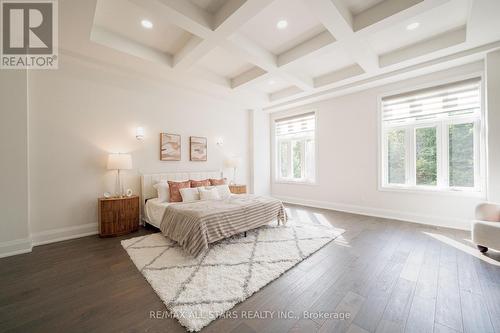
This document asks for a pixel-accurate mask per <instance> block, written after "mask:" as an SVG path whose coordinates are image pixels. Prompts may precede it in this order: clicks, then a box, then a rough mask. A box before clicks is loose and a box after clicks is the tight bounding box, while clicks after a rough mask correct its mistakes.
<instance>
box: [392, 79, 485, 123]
mask: <svg viewBox="0 0 500 333" xmlns="http://www.w3.org/2000/svg"><path fill="white" fill-rule="evenodd" d="M480 114H481V79H480V78H474V79H468V80H464V81H460V82H455V83H452V84H447V85H442V86H437V87H433V88H430V89H423V90H418V91H413V92H411V93H406V94H400V95H395V96H390V97H385V98H383V99H382V120H383V122H384V123H385V124H398V123H412V122H419V121H425V120H429V119H434V118H443V117H455V116H462V115H478V116H479V115H480Z"/></svg>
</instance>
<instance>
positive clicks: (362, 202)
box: [272, 60, 500, 229]
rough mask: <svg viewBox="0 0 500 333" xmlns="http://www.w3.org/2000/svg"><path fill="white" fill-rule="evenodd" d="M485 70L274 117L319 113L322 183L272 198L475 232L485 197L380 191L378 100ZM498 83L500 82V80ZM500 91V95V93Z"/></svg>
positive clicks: (443, 75) (475, 67)
mask: <svg viewBox="0 0 500 333" xmlns="http://www.w3.org/2000/svg"><path fill="white" fill-rule="evenodd" d="M497 61H498V60H497ZM498 65H499V64H498V63H495V66H497V67H496V68H495V69H492V71H496V73H498V71H499V69H500V66H498ZM482 70H483V64H482V63H474V64H470V65H467V66H462V67H460V68H457V69H452V70H448V71H443V72H439V73H435V74H432V75H426V76H423V77H419V78H415V79H411V80H406V81H402V82H399V83H395V84H390V85H386V86H382V87H377V88H374V89H369V90H365V91H362V92H359V93H355V94H351V95H347V96H343V97H338V98H333V99H329V100H325V101H322V102H318V103H314V104H311V105H307V106H304V107H301V108H298V109H293V110H288V111H287V112H281V113H279V114H273V115H272V117H280V116H283V115H285V114H287V113H291V112H297V111H306V110H311V109H313V110H317V112H318V113H317V117H318V118H317V131H318V133H317V134H318V140H317V144H318V157H317V163H318V184H317V185H315V186H311V185H289V184H275V183H273V184H272V194H273V195H274V196H276V197H279V198H282V199H283V200H285V201H289V202H295V203H302V204H309V205H313V206H319V207H325V208H332V209H338V210H344V211H350V212H356V213H361V214H368V215H375V216H382V217H389V218H395V219H402V220H408V221H414V222H420V223H426V224H434V225H441V226H449V227H455V228H461V229H467V228H469V221H470V219H472V218H473V213H474V208H475V206H476V205H477V204H478V202H480V201H481V200H482V199H480V198H476V197H463V196H458V195H445V194H437V193H436V194H433V193H428V192H426V193H402V192H386V191H379V190H378V170H379V168H378V119H377V117H378V96H380V95H381V94H385V93H390V92H394V91H398V90H402V89H409V90H411V89H414V88H415V87H417V86H421V85H426V84H432V83H435V82H438V81H440V80H446V79H450V78H454V77H460V76H462V75H464V74H468V73H473V72H478V71H482ZM496 80H497V81H496V82H498V76H497V78H496ZM497 84H498V83H497ZM497 87H498V85H497ZM496 91H497V92H496V96H498V88H497V90H496ZM497 98H498V97H497ZM497 105H498V104H497ZM496 110H497V111H498V107H497V109H496ZM496 119H498V118H496ZM490 121H491V120H490ZM495 121H497V123H500V121H498V120H495ZM495 135H496V136H490V140H494V141H495V143H496V145H497V146H498V144H499V143H500V142H499V138H498V131H497V132H496V134H495ZM491 147H493V145H492V146H491ZM491 154H495V152H491ZM490 168H495V169H497V170H498V169H499V168H500V161H499V160H498V159H496V162H495V164H491V165H490ZM497 191H498V190H497Z"/></svg>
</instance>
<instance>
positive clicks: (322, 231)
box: [121, 220, 342, 331]
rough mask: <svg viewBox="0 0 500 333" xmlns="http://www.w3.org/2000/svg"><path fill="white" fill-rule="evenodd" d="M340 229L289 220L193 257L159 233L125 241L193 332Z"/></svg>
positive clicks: (151, 281) (148, 277)
mask: <svg viewBox="0 0 500 333" xmlns="http://www.w3.org/2000/svg"><path fill="white" fill-rule="evenodd" d="M341 233H342V230H339V229H335V228H334V227H332V226H331V225H330V224H329V223H327V222H326V223H325V222H323V223H321V222H319V221H307V222H304V221H303V222H301V221H297V220H289V221H288V223H287V224H286V225H285V226H276V223H272V224H269V225H267V226H264V227H261V228H258V229H255V230H252V231H249V232H247V237H244V236H243V234H241V235H237V236H234V237H231V238H228V239H225V240H223V241H220V242H218V243H214V244H212V245H211V246H210V249H209V250H208V251H206V252H205V253H204V254H201V255H200V256H199V257H197V258H194V257H192V256H190V255H189V254H187V253H185V252H184V251H183V250H182V248H180V247H179V246H178V245H177V243H175V242H174V241H172V240H170V239H168V238H166V237H165V236H163V235H162V234H161V233H155V234H151V235H146V236H141V237H135V238H131V239H127V240H123V241H122V242H121V243H122V246H123V247H124V248H125V250H126V251H127V253H128V254H129V256H130V258H131V259H132V261H133V262H134V264H135V265H136V266H137V268H138V269H139V271H140V272H141V273H142V274H143V275H144V277H145V278H146V280H147V281H148V282H149V284H151V286H152V287H153V289H154V290H155V292H156V293H157V294H158V296H159V297H160V298H161V300H162V301H163V302H164V303H165V305H166V306H167V309H168V310H169V312H170V314H171V315H172V317H175V318H177V320H178V321H179V322H180V323H181V324H182V325H183V326H185V327H186V328H187V329H188V330H189V331H199V330H200V329H202V328H203V327H204V326H206V325H208V324H209V323H210V322H211V321H213V320H214V319H216V318H217V317H219V316H221V315H223V314H224V313H225V312H226V311H228V310H229V309H231V308H232V307H234V306H235V305H236V304H237V303H239V302H241V301H243V300H245V299H246V298H248V297H249V296H251V295H252V294H253V293H255V292H256V291H258V290H259V289H261V288H262V287H264V286H265V285H266V284H268V283H269V282H271V281H273V280H275V279H276V278H278V277H279V276H280V275H281V274H283V273H284V272H285V271H287V270H288V269H290V268H291V267H293V266H294V265H296V264H297V263H299V262H301V261H302V260H304V259H305V258H307V257H308V256H310V255H311V254H312V253H314V252H316V251H317V250H319V249H320V248H321V247H323V246H324V245H326V244H327V243H329V242H331V241H332V240H334V239H335V238H336V237H338V236H339V235H340V234H341Z"/></svg>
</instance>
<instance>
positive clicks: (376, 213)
mask: <svg viewBox="0 0 500 333" xmlns="http://www.w3.org/2000/svg"><path fill="white" fill-rule="evenodd" d="M273 197H275V198H276V199H279V200H281V201H283V202H285V203H290V204H295V205H301V206H307V207H314V208H322V209H329V210H336V211H340V212H346V213H352V214H359V215H365V216H373V217H380V218H385V219H391V220H398V221H403V222H412V223H418V224H424V225H430V226H434V227H445V228H452V229H459V230H470V221H469V220H463V219H452V218H442V217H438V216H432V215H421V214H413V213H406V212H401V211H396V210H390V209H381V208H374V207H365V206H357V205H351V204H345V203H337V202H328V201H319V200H308V199H302V198H296V197H288V196H279V195H273Z"/></svg>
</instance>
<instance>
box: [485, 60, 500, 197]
mask: <svg viewBox="0 0 500 333" xmlns="http://www.w3.org/2000/svg"><path fill="white" fill-rule="evenodd" d="M486 78H487V84H488V91H487V105H488V118H489V121H488V142H489V147H488V150H489V161H488V162H489V168H488V171H489V174H488V177H489V180H490V182H489V187H488V199H489V200H490V201H493V202H500V51H496V52H491V53H489V54H488V55H487V57H486Z"/></svg>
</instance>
